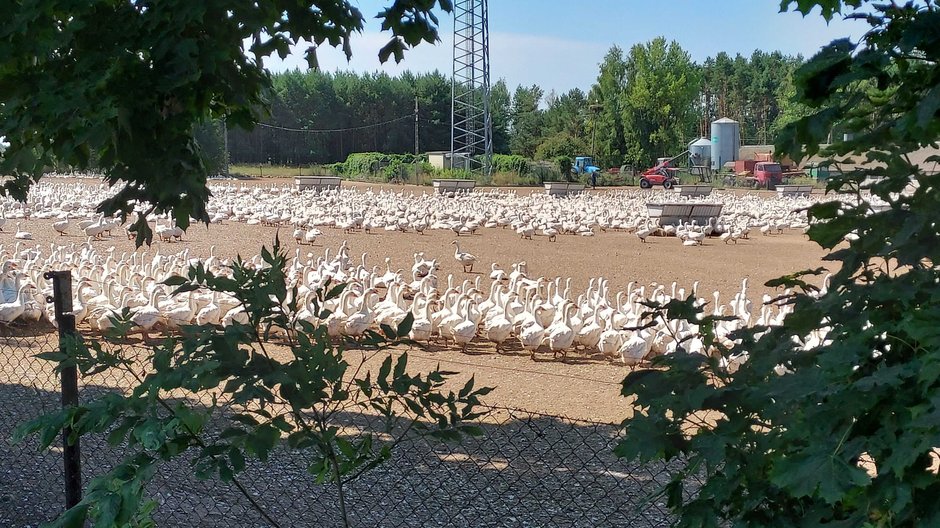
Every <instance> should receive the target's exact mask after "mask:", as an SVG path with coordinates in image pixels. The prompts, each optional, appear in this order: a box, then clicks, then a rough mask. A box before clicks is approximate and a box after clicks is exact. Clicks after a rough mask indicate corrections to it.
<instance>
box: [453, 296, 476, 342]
mask: <svg viewBox="0 0 940 528" xmlns="http://www.w3.org/2000/svg"><path fill="white" fill-rule="evenodd" d="M473 304H474V302H473V299H467V300H466V301H465V302H464V305H465V306H466V309H465V310H464V311H465V313H464V315H463V320H462V321H460V322H459V323H457V324H456V325H454V327H453V329H452V330H451V335H452V336H453V338H454V342H455V343H456V344H458V345H460V350H461V351H462V352H466V351H467V345H469V344H470V341H473V338H474V337H476V335H477V324H476V322H474V321H473V320H472V319H471V318H470V313H471V308H472V306H473Z"/></svg>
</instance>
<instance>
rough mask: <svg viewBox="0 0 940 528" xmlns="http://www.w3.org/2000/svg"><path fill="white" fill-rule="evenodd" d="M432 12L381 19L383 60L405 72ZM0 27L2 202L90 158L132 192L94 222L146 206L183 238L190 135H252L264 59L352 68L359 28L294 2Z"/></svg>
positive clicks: (18, 14)
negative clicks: (326, 55)
mask: <svg viewBox="0 0 940 528" xmlns="http://www.w3.org/2000/svg"><path fill="white" fill-rule="evenodd" d="M438 6H440V8H442V9H444V10H450V9H451V2H450V1H449V0H439V1H435V0H431V1H426V0H394V1H392V2H391V3H390V4H388V6H387V7H386V8H385V9H384V10H383V11H382V12H381V13H379V15H378V18H379V19H380V20H382V27H383V29H386V30H389V31H390V33H391V38H390V41H389V42H388V44H386V45H385V46H384V47H383V48H382V49H381V50H380V51H379V57H380V59H381V60H386V59H387V58H388V57H390V56H394V57H395V59H396V60H401V58H402V52H403V50H404V49H406V48H407V47H408V46H413V45H416V44H418V43H419V42H421V41H434V40H436V39H437V18H436V17H435V15H434V13H433V10H434V9H435V8H437V7H438ZM0 19H3V20H4V21H6V23H4V24H3V26H2V27H0V40H2V41H3V46H0V104H2V105H3V111H2V112H0V131H2V135H4V136H6V139H7V141H8V142H9V143H10V146H9V148H8V149H7V152H6V155H5V156H4V157H3V159H2V160H0V174H4V175H8V176H10V177H11V178H10V179H8V180H6V181H5V182H4V183H3V187H2V191H3V192H4V193H5V194H9V195H11V196H13V197H14V198H16V199H19V200H23V199H25V196H26V193H27V191H28V189H29V187H30V185H31V184H32V183H33V182H35V181H36V180H38V179H39V178H40V177H41V175H42V173H43V169H44V167H48V166H53V165H55V164H59V165H65V166H71V167H74V168H76V169H80V170H84V169H86V168H88V167H89V164H90V161H91V160H92V159H93V158H95V157H96V158H97V159H98V168H99V169H100V170H102V171H103V172H104V174H105V178H106V180H107V182H108V183H109V184H112V185H114V184H117V183H118V182H125V183H127V184H128V185H125V186H123V187H122V188H121V189H120V190H119V191H118V192H117V193H116V194H115V195H114V196H113V197H111V198H109V199H107V200H105V201H103V202H102V203H101V204H100V206H99V209H100V210H101V211H102V212H104V213H105V214H116V213H121V214H128V213H130V212H131V211H132V210H133V208H134V207H135V206H136V205H139V204H144V203H146V204H149V206H150V211H154V212H169V213H171V214H172V216H173V218H174V219H175V221H176V223H177V225H179V226H181V227H183V228H186V227H187V226H188V225H189V223H190V218H195V219H196V220H198V221H203V222H208V220H209V216H208V213H207V212H206V202H207V200H208V199H209V191H208V189H207V188H206V177H207V175H208V172H209V168H208V167H207V165H206V161H205V159H204V158H203V156H202V155H201V153H200V149H199V147H198V144H197V142H196V140H195V139H194V127H195V126H196V125H197V124H198V123H201V122H204V121H206V120H207V119H225V120H226V121H227V122H228V125H229V126H230V127H243V128H250V127H251V126H253V123H254V122H255V121H256V120H257V119H258V118H260V117H261V112H262V111H263V109H265V108H266V104H267V98H266V97H265V93H266V92H267V91H268V90H269V89H270V88H271V83H270V78H269V75H268V73H267V72H266V70H265V69H264V67H263V65H262V61H263V59H264V58H265V57H268V56H270V55H272V54H274V53H277V54H278V55H279V56H281V57H284V56H286V55H287V53H288V52H289V51H290V46H291V45H292V44H294V43H296V42H299V41H304V40H306V41H310V42H312V43H313V44H314V45H313V46H310V47H309V48H308V50H307V60H308V62H309V63H310V65H311V66H315V65H316V48H317V46H320V45H326V44H328V45H330V46H341V47H342V48H343V50H344V51H345V52H346V54H347V56H349V55H350V53H351V51H350V45H349V40H350V37H351V35H352V34H353V33H354V32H358V31H361V30H362V28H363V15H362V13H361V12H360V11H359V9H357V8H356V7H355V6H354V5H353V3H352V2H349V1H347V0H326V1H321V2H317V3H316V9H311V8H310V7H309V6H308V5H307V4H304V3H297V2H294V1H290V0H265V1H263V2H249V3H241V4H238V3H235V4H233V3H232V2H230V1H228V0H205V1H200V2H191V1H189V0H165V1H161V2H127V1H124V0H87V1H81V2H60V1H58V0H37V1H33V2H2V3H0ZM102 35H107V38H102ZM246 43H247V44H246ZM246 48H247V49H246ZM150 211H146V212H148V213H149V212H150ZM146 217H147V214H141V215H139V221H138V222H137V223H135V224H134V227H133V230H134V231H135V232H136V233H137V234H138V238H137V241H138V243H139V244H142V243H144V242H149V241H150V240H151V238H152V233H151V230H150V228H149V227H148V225H147V222H146Z"/></svg>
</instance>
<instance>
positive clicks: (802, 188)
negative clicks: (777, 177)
mask: <svg viewBox="0 0 940 528" xmlns="http://www.w3.org/2000/svg"><path fill="white" fill-rule="evenodd" d="M812 192H813V186H812V185H778V186H777V196H809V195H810V194H811V193H812Z"/></svg>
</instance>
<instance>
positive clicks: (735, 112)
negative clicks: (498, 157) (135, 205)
mask: <svg viewBox="0 0 940 528" xmlns="http://www.w3.org/2000/svg"><path fill="white" fill-rule="evenodd" d="M801 63H802V58H800V57H788V56H785V55H783V54H781V53H779V52H774V53H764V52H761V51H755V52H754V53H753V54H752V55H751V56H750V57H749V58H748V57H743V56H740V55H738V56H736V57H734V58H732V57H731V56H729V55H728V54H726V53H720V54H718V55H717V56H716V57H714V58H709V59H707V60H706V61H705V62H704V63H703V64H701V65H699V64H696V63H694V62H693V61H692V59H691V57H690V56H689V54H688V53H687V52H686V51H685V50H683V49H682V48H681V47H680V46H679V45H678V44H677V43H675V42H667V41H666V39H664V38H662V37H660V38H657V39H655V40H653V41H651V42H648V43H646V44H638V45H636V46H633V47H632V48H631V49H630V50H629V51H628V52H624V51H623V50H621V49H620V48H618V47H616V46H614V47H612V48H611V49H610V50H609V52H608V53H607V55H606V57H605V58H604V61H603V62H602V63H601V64H600V69H599V74H598V78H597V81H596V83H595V84H594V86H593V87H592V88H591V90H590V92H589V93H585V92H584V91H582V90H580V89H577V88H576V89H572V90H569V91H567V92H564V93H556V92H554V91H549V92H546V91H545V90H544V89H543V88H542V87H539V86H537V85H532V86H519V87H517V88H516V89H515V90H514V91H512V92H511V91H510V89H509V87H508V86H507V85H506V82H505V81H503V80H500V81H498V82H496V83H495V84H494V85H493V86H492V88H491V111H492V118H493V146H494V151H495V152H496V153H501V154H517V155H521V156H525V157H527V158H533V159H553V158H556V157H558V156H573V155H578V154H587V153H593V154H594V155H595V156H596V157H597V158H598V161H599V162H600V163H601V164H603V165H607V166H616V165H620V164H623V163H633V164H645V163H649V162H650V161H652V160H653V159H654V158H656V157H658V156H663V155H667V154H677V153H679V152H681V151H682V150H684V148H685V145H686V144H687V142H688V141H689V140H691V139H694V138H695V137H698V136H699V135H706V136H707V135H708V134H709V132H708V126H709V123H710V122H711V121H712V120H714V119H716V118H718V117H730V118H733V119H735V120H738V121H739V122H740V123H741V129H742V136H743V137H744V138H745V139H746V140H748V141H751V142H760V143H769V142H772V141H773V138H774V137H775V135H776V133H777V131H778V130H779V129H780V127H781V126H782V125H783V124H784V123H785V122H787V121H788V120H792V119H794V118H795V117H797V116H799V115H801V114H800V112H799V109H798V108H796V106H795V103H792V102H791V99H792V96H793V83H792V74H793V71H794V70H795V69H796V68H797V67H798V66H799V65H800V64H801ZM450 99H451V84H450V79H449V78H448V77H447V76H446V75H444V74H442V73H441V72H437V71H435V72H433V73H426V74H413V73H410V72H406V73H404V74H402V75H401V76H398V77H391V76H389V75H387V74H384V73H375V74H356V73H350V72H335V73H325V72H319V71H313V70H311V71H307V72H301V71H298V70H295V71H290V72H285V73H280V74H277V75H275V76H274V78H273V94H272V105H271V115H270V118H269V119H268V120H267V122H266V123H267V124H272V125H275V127H274V128H272V127H266V126H264V127H262V126H259V127H256V128H255V129H254V130H253V131H250V132H246V131H243V130H235V129H233V130H230V131H229V144H230V150H231V156H232V161H233V162H236V163H240V162H241V163H261V162H271V163H280V164H310V163H328V162H335V161H342V160H344V159H346V157H347V156H348V155H349V154H350V153H354V152H364V151H374V152H390V153H407V152H413V151H414V149H415V134H414V124H415V123H414V119H413V112H414V109H415V105H416V103H417V108H418V116H419V120H418V143H419V148H420V149H421V150H422V151H433V150H449V148H450V111H451V104H450ZM313 131H316V132H313Z"/></svg>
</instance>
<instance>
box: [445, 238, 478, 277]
mask: <svg viewBox="0 0 940 528" xmlns="http://www.w3.org/2000/svg"><path fill="white" fill-rule="evenodd" d="M451 244H453V245H454V246H455V249H454V259H455V260H456V261H457V262H459V263H460V265H462V266H463V271H464V273H468V272H471V271H473V263H474V262H476V261H477V258H476V257H474V256H473V255H471V254H470V253H466V252H464V251H460V244H458V243H457V241H456V240H454V241H453V242H451Z"/></svg>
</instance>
